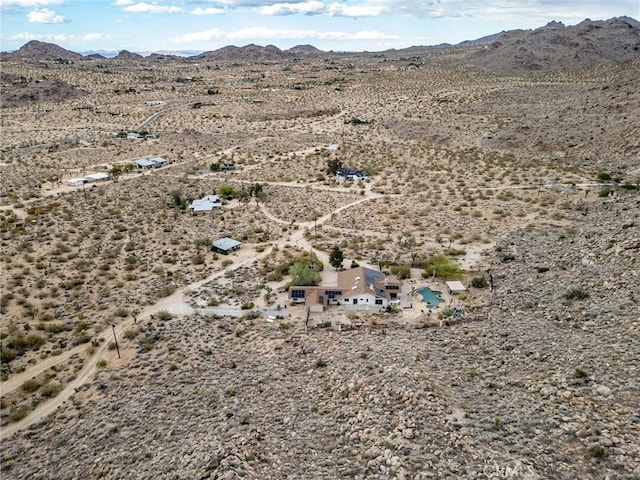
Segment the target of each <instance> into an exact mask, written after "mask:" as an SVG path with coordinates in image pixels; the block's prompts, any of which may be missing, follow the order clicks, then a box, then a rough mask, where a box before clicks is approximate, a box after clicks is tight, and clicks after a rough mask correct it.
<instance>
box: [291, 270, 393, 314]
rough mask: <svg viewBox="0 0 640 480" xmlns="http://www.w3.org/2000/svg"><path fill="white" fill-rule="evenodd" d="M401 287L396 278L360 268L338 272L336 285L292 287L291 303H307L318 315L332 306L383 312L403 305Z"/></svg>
mask: <svg viewBox="0 0 640 480" xmlns="http://www.w3.org/2000/svg"><path fill="white" fill-rule="evenodd" d="M401 286H402V284H401V283H400V280H399V279H398V278H397V277H396V276H395V275H385V274H383V273H382V272H379V271H377V270H372V269H370V268H366V267H357V268H352V269H349V270H345V271H343V272H338V279H337V282H336V285H328V286H327V285H321V286H312V287H307V286H292V287H290V288H289V299H290V300H292V301H294V302H297V303H303V302H304V304H305V305H306V306H307V307H309V309H310V310H311V311H315V312H321V311H323V310H324V308H325V307H326V306H329V305H340V306H344V307H347V308H351V309H355V310H380V309H382V308H386V307H388V306H390V305H398V304H399V303H400V297H401Z"/></svg>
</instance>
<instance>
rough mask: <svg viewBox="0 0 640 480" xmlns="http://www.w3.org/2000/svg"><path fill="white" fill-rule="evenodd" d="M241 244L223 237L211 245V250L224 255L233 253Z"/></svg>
mask: <svg viewBox="0 0 640 480" xmlns="http://www.w3.org/2000/svg"><path fill="white" fill-rule="evenodd" d="M240 245H241V243H240V242H239V241H237V240H234V239H233V238H229V237H223V238H219V239H218V240H216V241H214V242H213V243H212V244H211V249H212V250H215V251H216V252H220V253H224V254H225V255H226V254H228V253H229V252H234V251H236V250H238V249H239V248H240Z"/></svg>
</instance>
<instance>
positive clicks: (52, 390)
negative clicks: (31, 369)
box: [40, 383, 60, 398]
mask: <svg viewBox="0 0 640 480" xmlns="http://www.w3.org/2000/svg"><path fill="white" fill-rule="evenodd" d="M58 393H60V385H59V384H57V383H47V384H46V385H43V386H42V388H41V389H40V394H41V395H42V396H43V397H46V398H51V397H55V396H56V395H58Z"/></svg>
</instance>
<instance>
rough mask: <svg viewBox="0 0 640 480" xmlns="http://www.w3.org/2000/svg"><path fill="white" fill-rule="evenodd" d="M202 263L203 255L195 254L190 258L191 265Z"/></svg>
mask: <svg viewBox="0 0 640 480" xmlns="http://www.w3.org/2000/svg"><path fill="white" fill-rule="evenodd" d="M203 263H204V255H201V254H197V255H194V256H193V257H191V264H192V265H202V264H203Z"/></svg>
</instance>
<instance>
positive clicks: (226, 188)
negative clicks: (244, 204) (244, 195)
mask: <svg viewBox="0 0 640 480" xmlns="http://www.w3.org/2000/svg"><path fill="white" fill-rule="evenodd" d="M218 195H220V196H221V197H222V198H226V197H235V196H236V195H237V193H236V189H235V188H233V185H220V186H219V187H218Z"/></svg>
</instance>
